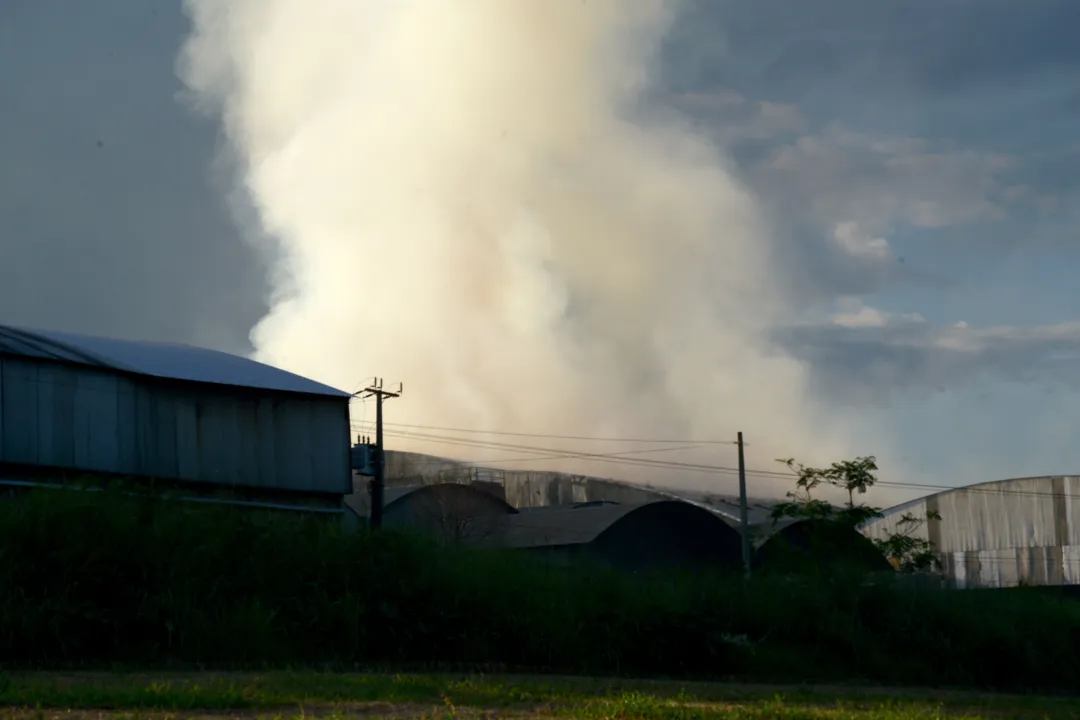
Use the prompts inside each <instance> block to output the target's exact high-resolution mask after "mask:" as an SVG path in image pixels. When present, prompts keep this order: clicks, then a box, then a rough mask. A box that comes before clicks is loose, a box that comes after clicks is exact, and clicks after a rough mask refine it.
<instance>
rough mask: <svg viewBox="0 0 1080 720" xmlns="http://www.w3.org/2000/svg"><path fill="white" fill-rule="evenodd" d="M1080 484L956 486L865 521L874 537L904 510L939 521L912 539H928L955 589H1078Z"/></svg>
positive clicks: (1046, 480) (1067, 480)
mask: <svg viewBox="0 0 1080 720" xmlns="http://www.w3.org/2000/svg"><path fill="white" fill-rule="evenodd" d="M1078 494H1080V478H1077V477H1074V476H1055V477H1035V478H1018V479H1014V480H1003V481H1001V482H996V483H984V484H981V485H975V486H971V487H966V488H958V489H956V490H950V491H946V492H943V493H939V494H937V495H933V496H930V497H928V498H924V499H922V500H917V501H913V502H911V503H905V504H904V505H902V506H898V507H896V508H893V509H892V510H889V511H886V513H885V517H883V518H880V519H877V520H874V521H872V522H870V523H867V524H866V525H865V526H864V527H863V528H862V530H863V532H864V533H865V534H866V535H868V536H870V537H873V538H880V537H885V536H886V535H888V534H889V533H891V532H896V531H897V530H898V521H899V520H900V518H901V517H902V516H903V514H904V513H905V512H910V513H912V514H913V515H915V516H916V517H925V513H926V511H927V509H931V510H936V511H937V512H938V513H940V515H941V520H940V521H930V522H928V523H926V524H924V525H923V527H922V528H920V529H919V530H918V531H917V532H915V533H914V535H915V536H917V537H921V538H923V539H927V540H930V541H931V542H933V543H934V546H935V548H936V549H937V551H938V552H939V554H940V557H941V560H942V566H943V572H944V573H945V575H946V576H947V577H948V578H949V579H950V580H951V581H952V582H954V583H955V584H956V585H957V586H958V587H1013V586H1016V585H1021V584H1028V585H1062V584H1066V585H1075V584H1080V503H1078V502H1077V500H1078V497H1077V495H1078Z"/></svg>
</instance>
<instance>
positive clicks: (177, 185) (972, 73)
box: [0, 0, 1080, 485]
mask: <svg viewBox="0 0 1080 720" xmlns="http://www.w3.org/2000/svg"><path fill="white" fill-rule="evenodd" d="M1078 25H1080V4H1078V3H1076V2H1075V1H1074V0H1027V1H1026V2H1023V3H1021V2H1015V1H1014V0H876V1H875V2H865V1H863V0H815V2H813V3H809V2H798V1H797V0H787V1H781V0H753V1H752V2H746V1H738V0H700V1H697V2H690V3H687V7H686V8H685V9H684V11H683V12H682V13H681V14H680V15H679V17H678V19H677V21H676V24H675V27H674V28H673V30H672V32H671V33H670V34H669V36H668V37H667V38H666V40H665V43H664V46H663V51H662V66H661V70H660V77H661V82H660V83H659V84H658V87H657V88H656V89H655V90H654V92H655V93H656V94H657V96H658V97H657V98H655V99H656V101H658V102H663V103H669V104H670V105H672V106H674V107H677V108H679V109H680V110H681V111H683V112H685V113H686V114H687V115H688V116H689V117H690V118H692V121H693V123H694V124H695V125H696V126H698V127H699V128H701V129H703V130H704V131H705V132H707V133H708V134H709V136H710V137H711V138H713V139H714V140H715V142H716V144H717V146H718V147H720V148H721V149H722V150H723V151H724V153H725V155H726V157H727V158H728V161H729V163H730V166H731V169H732V172H733V173H734V174H735V176H736V177H737V178H738V179H739V180H740V181H741V182H743V183H745V185H746V186H747V187H748V188H750V189H751V190H752V192H753V193H754V195H755V198H756V200H757V202H758V203H759V204H760V206H761V207H762V208H764V211H765V215H766V217H767V219H768V222H769V231H770V233H771V234H772V236H773V238H774V240H775V242H776V243H777V244H778V246H779V247H780V248H782V252H781V253H780V254H779V257H780V262H781V263H782V264H783V270H784V277H785V279H786V280H785V282H790V284H791V285H792V287H791V288H790V290H791V291H792V292H794V293H796V294H797V296H798V297H799V298H800V299H801V303H802V306H803V307H804V308H805V313H804V317H801V318H799V319H798V321H797V322H792V323H790V324H789V326H787V327H783V328H777V329H776V330H775V332H774V337H773V338H772V339H773V341H774V342H775V343H776V345H777V346H778V347H781V348H783V349H784V350H785V352H787V353H789V354H790V355H791V356H793V357H795V358H798V359H800V360H801V361H803V362H804V363H806V365H807V367H808V368H809V373H810V378H811V381H812V383H811V385H812V388H813V392H814V393H815V394H816V395H817V396H818V397H819V398H820V399H821V400H822V402H823V403H824V405H825V406H826V407H829V406H831V407H835V408H837V412H840V411H841V410H842V412H844V413H846V414H848V415H851V414H854V415H855V416H858V417H864V418H865V419H866V422H867V423H873V424H875V425H877V426H881V427H885V428H887V429H888V432H889V435H890V437H891V440H892V443H893V444H894V445H895V446H896V447H897V448H899V450H898V452H899V455H898V456H897V459H898V460H901V461H902V462H904V463H905V466H906V468H907V470H908V476H909V479H911V480H913V481H916V482H922V483H930V484H940V485H954V484H959V483H968V482H975V481H980V480H992V479H999V478H1005V477H1014V476H1027V475H1041V474H1053V473H1075V472H1078V471H1080V443H1078V442H1076V441H1075V440H1074V430H1073V428H1074V427H1076V426H1077V425H1078V424H1080V423H1078V421H1080V410H1078V409H1074V406H1075V405H1076V403H1075V402H1074V401H1073V397H1074V391H1075V388H1076V387H1077V380H1078V379H1080V293H1078V292H1077V291H1076V290H1075V289H1074V287H1075V283H1074V281H1073V277H1074V275H1075V272H1076V271H1075V268H1076V267H1077V260H1078V259H1080V244H1078V243H1077V230H1078V228H1080V215H1078V213H1080V204H1078V202H1077V200H1080V166H1078V162H1077V161H1078V160H1080V134H1078V133H1077V121H1078V120H1080V72H1078V71H1080V44H1077V43H1075V42H1074V41H1073V39H1072V34H1073V33H1072V31H1071V29H1074V28H1076V27H1077V26H1078ZM189 32H190V22H189V20H188V18H187V17H186V16H185V14H184V9H183V7H182V6H181V3H180V2H179V1H176V2H172V1H169V2H166V1H164V0H160V1H159V0H143V1H142V2H136V1H135V0H98V1H96V2H94V3H71V2H65V1H64V0H8V1H7V2H5V3H3V4H2V6H0V99H2V100H0V102H2V103H3V108H4V112H3V117H4V119H5V121H6V123H5V132H4V133H3V134H0V158H3V164H2V165H0V323H5V324H14V325H25V326H36V327H43V328H51V329H57V330H67V331H76V332H84V333H90V334H105V335H118V336H124V337H131V338H135V339H156V340H172V341H180V342H190V343H195V344H200V345H205V346H210V347H215V348H218V349H221V350H225V351H229V352H237V353H247V352H250V351H251V349H252V345H251V340H250V333H251V330H252V328H253V327H254V326H255V325H256V324H257V323H258V322H259V320H260V319H261V318H262V317H263V316H264V315H265V314H266V313H267V311H268V309H269V307H270V296H271V290H272V287H273V282H272V276H271V268H272V265H273V263H272V260H273V258H272V257H268V255H267V251H266V247H267V246H268V244H267V243H258V242H253V240H252V238H251V236H250V233H245V232H241V231H240V230H239V229H238V226H237V222H236V217H237V215H238V214H239V215H243V214H244V213H250V212H252V211H251V209H250V208H248V207H247V206H246V205H245V202H246V201H245V199H244V198H243V197H241V196H240V195H239V194H238V193H236V192H235V191H234V190H233V188H234V185H233V183H232V181H233V180H234V179H235V168H233V167H231V166H230V164H229V163H228V162H227V160H223V159H222V158H223V157H225V158H227V154H226V155H222V153H221V150H222V146H223V143H224V140H223V138H222V134H221V131H220V129H219V128H218V126H217V125H216V124H215V122H214V121H213V119H212V118H208V117H206V116H201V115H199V114H198V113H195V112H192V110H191V107H190V103H186V102H185V95H184V90H185V86H184V84H183V83H182V82H181V79H180V78H179V77H178V75H177V56H178V53H179V51H180V48H181V45H182V43H183V41H184V38H185V37H186V36H187V34H188V33H189ZM739 260H740V258H739V257H730V258H726V261H727V262H728V263H731V264H734V265H735V266H737V265H738V263H739ZM368 374H370V373H368ZM347 389H350V390H351V389H352V388H347ZM863 452H864V453H865V454H874V453H875V452H876V450H875V448H873V447H867V448H865V450H864V451H863ZM755 462H756V464H758V465H762V466H766V465H768V460H767V459H764V458H763V459H759V460H756V461H755Z"/></svg>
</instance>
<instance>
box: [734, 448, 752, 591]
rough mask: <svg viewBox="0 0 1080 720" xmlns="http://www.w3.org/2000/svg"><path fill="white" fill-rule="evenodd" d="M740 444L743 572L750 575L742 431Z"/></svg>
mask: <svg viewBox="0 0 1080 720" xmlns="http://www.w3.org/2000/svg"><path fill="white" fill-rule="evenodd" d="M737 444H738V446H739V523H740V525H741V528H742V533H741V534H742V561H743V572H745V573H746V577H750V510H749V507H748V505H747V500H746V459H745V458H744V456H743V439H742V432H740V433H739V439H738V441H737Z"/></svg>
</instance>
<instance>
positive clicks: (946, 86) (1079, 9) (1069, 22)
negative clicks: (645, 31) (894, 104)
mask: <svg viewBox="0 0 1080 720" xmlns="http://www.w3.org/2000/svg"><path fill="white" fill-rule="evenodd" d="M1077 27H1080V4H1078V3H1076V2H1074V1H1073V0H1028V1H1027V2H1016V1H1015V0H875V2H865V1H864V0H815V2H793V1H792V0H754V1H753V2H745V1H744V0H694V1H693V2H690V3H688V11H687V12H686V13H685V14H684V16H683V18H682V20H681V21H680V23H679V25H678V27H677V32H676V33H675V34H674V35H673V36H672V38H671V41H670V43H669V52H668V56H667V57H668V60H669V73H670V74H671V76H672V77H673V78H678V79H679V80H680V81H682V82H686V81H687V79H688V78H692V80H691V82H692V83H693V84H716V85H722V86H725V87H732V88H735V89H738V90H747V89H749V88H756V89H759V90H760V89H763V88H769V89H772V90H773V91H777V92H781V93H789V92H793V91H798V92H802V91H803V90H806V89H807V86H815V85H820V84H821V83H826V82H829V81H831V80H834V79H836V78H838V77H846V78H848V79H852V80H855V81H857V82H859V83H872V84H874V85H877V86H878V87H879V88H880V87H882V86H890V85H891V86H893V87H897V88H899V87H903V88H907V89H911V90H915V91H917V92H920V93H933V94H942V93H950V92H956V91H958V90H962V89H964V88H967V87H970V86H971V85H974V84H979V83H983V82H992V83H1015V82H1017V81H1019V80H1022V79H1024V78H1025V77H1028V76H1030V75H1033V74H1039V73H1045V72H1061V73H1068V72H1074V71H1075V70H1077V69H1080V45H1078V44H1077V43H1076V42H1075V28H1077Z"/></svg>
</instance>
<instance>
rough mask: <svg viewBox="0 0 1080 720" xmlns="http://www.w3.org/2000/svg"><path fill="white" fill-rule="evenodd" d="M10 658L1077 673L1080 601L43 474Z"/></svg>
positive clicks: (7, 530) (1019, 684) (17, 586)
mask: <svg viewBox="0 0 1080 720" xmlns="http://www.w3.org/2000/svg"><path fill="white" fill-rule="evenodd" d="M0 663H2V664H3V666H4V667H6V668H8V669H9V670H12V669H15V668H24V669H30V668H53V669H72V668H80V667H81V668H87V667H97V668H109V667H114V666H116V665H124V666H128V667H151V666H159V667H162V666H165V664H166V663H174V664H175V663H182V664H186V665H187V666H197V667H198V666H201V667H213V668H218V669H228V668H232V669H242V668H250V669H267V668H271V667H278V668H285V667H321V668H337V669H348V668H358V667H363V668H366V669H369V670H377V669H387V668H393V669H397V670H403V669H410V668H411V669H416V670H420V669H423V670H428V671H431V670H436V669H440V668H441V669H458V670H462V669H471V670H473V671H478V670H485V671H488V672H491V671H500V672H509V671H529V672H548V673H551V672H560V673H575V674H579V673H582V674H592V675H622V676H666V677H682V678H695V677H696V678H701V679H709V680H723V679H732V678H738V679H740V680H754V681H765V680H768V681H776V682H789V681H790V682H825V681H845V682H846V681H853V680H855V681H864V682H875V683H890V684H913V685H948V686H968V687H982V688H996V689H1024V690H1036V689H1039V690H1064V691H1072V690H1076V689H1078V686H1080V680H1078V678H1080V603H1075V602H1070V601H1068V600H1065V599H1061V598H1055V597H1052V596H1048V595H1046V594H1044V593H1040V592H1038V591H1037V590H1035V589H1031V591H1030V592H1029V591H1028V589H1018V590H1016V591H1012V592H1010V593H1005V594H994V593H968V592H947V591H938V590H927V589H925V588H919V587H916V586H913V585H911V584H909V583H903V582H892V581H886V580H874V581H873V582H867V581H866V579H865V578H863V577H858V576H850V577H849V576H844V575H838V574H829V575H827V576H826V575H823V576H819V577H815V576H813V575H809V576H803V577H801V578H799V579H797V580H796V579H791V578H785V577H760V578H755V579H753V580H751V581H744V580H743V579H742V578H741V577H738V576H728V575H724V574H719V573H718V574H689V573H683V574H676V573H672V574H667V575H663V576H634V575H626V574H617V573H615V572H609V571H607V570H604V569H602V568H598V567H586V566H576V567H570V568H563V567H556V566H553V565H550V564H546V563H542V562H540V561H533V560H532V559H531V558H530V557H529V556H527V555H520V554H514V553H510V552H480V551H475V550H473V551H470V550H465V549H460V548H440V547H437V546H436V545H434V544H430V543H427V542H424V541H423V540H420V539H417V538H412V537H407V536H402V535H396V534H393V533H389V532H387V533H381V534H365V533H358V534H355V535H349V534H346V533H344V532H343V531H341V530H340V529H339V528H338V527H337V526H336V525H335V524H332V523H328V522H327V521H325V520H320V519H318V518H314V517H307V518H305V517H299V516H296V515H289V514H274V513H269V512H249V511H244V510H241V509H238V508H225V507H208V506H203V505H192V504H185V503H179V502H165V501H161V500H156V499H154V498H152V497H131V496H121V495H117V494H113V493H78V492H64V491H47V490H46V491H38V492H34V493H30V494H28V495H26V496H24V497H21V498H19V499H13V500H8V501H4V502H0ZM174 666H175V665H174Z"/></svg>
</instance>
